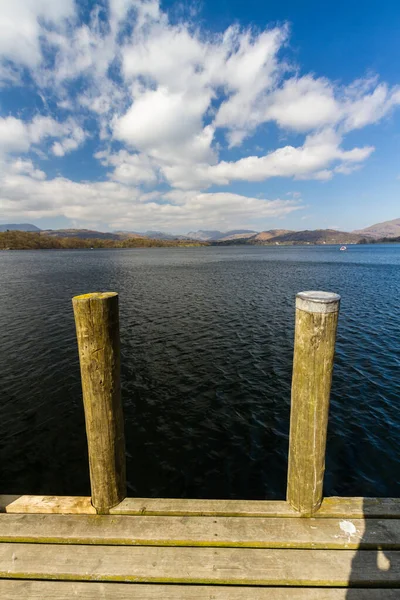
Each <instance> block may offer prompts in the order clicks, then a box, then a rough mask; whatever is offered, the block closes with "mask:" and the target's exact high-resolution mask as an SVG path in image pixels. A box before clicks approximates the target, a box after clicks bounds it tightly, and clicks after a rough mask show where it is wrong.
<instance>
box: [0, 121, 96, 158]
mask: <svg viewBox="0 0 400 600" xmlns="http://www.w3.org/2000/svg"><path fill="white" fill-rule="evenodd" d="M46 138H61V140H60V142H55V144H54V145H53V153H54V154H55V155H57V156H63V155H64V154H65V153H66V152H70V151H71V150H74V149H76V148H77V147H78V146H79V145H80V144H82V143H83V141H84V139H85V132H84V131H83V129H82V128H81V127H79V126H78V125H77V124H76V123H75V122H74V121H73V119H68V120H67V121H65V122H57V121H55V120H54V119H52V118H51V117H44V116H37V117H34V118H33V119H32V121H30V122H29V121H28V122H26V121H22V120H21V119H16V118H15V117H5V118H1V117H0V154H5V155H7V154H14V153H16V152H28V151H29V150H30V148H31V147H32V146H33V145H37V144H40V143H41V142H43V141H44V140H45V139H46Z"/></svg>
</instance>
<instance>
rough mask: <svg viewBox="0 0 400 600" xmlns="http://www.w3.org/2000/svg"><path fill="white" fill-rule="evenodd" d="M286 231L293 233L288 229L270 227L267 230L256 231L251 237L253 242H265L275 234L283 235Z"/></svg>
mask: <svg viewBox="0 0 400 600" xmlns="http://www.w3.org/2000/svg"><path fill="white" fill-rule="evenodd" d="M286 233H293V231H291V230H290V229H270V230H269V231H261V232H260V233H257V235H255V236H254V237H253V238H251V239H252V241H253V240H254V241H255V242H266V241H267V240H270V239H271V238H274V237H276V236H277V235H285V234H286Z"/></svg>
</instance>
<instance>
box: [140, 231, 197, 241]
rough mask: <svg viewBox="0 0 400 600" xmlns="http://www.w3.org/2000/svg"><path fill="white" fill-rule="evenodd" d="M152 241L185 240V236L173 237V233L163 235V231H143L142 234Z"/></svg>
mask: <svg viewBox="0 0 400 600" xmlns="http://www.w3.org/2000/svg"><path fill="white" fill-rule="evenodd" d="M141 235H144V236H145V237H147V238H151V239H152V240H187V238H188V236H186V235H174V234H173V233H165V232H164V231H152V230H150V231H145V232H144V233H143V234H141Z"/></svg>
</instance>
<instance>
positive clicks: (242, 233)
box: [187, 229, 257, 242]
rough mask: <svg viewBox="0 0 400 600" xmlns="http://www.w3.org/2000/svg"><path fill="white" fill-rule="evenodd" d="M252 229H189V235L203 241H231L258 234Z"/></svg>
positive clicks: (193, 238)
mask: <svg viewBox="0 0 400 600" xmlns="http://www.w3.org/2000/svg"><path fill="white" fill-rule="evenodd" d="M256 233H257V232H256V231H253V230H251V229H232V230H231V231H225V232H224V231H217V230H211V231H208V230H204V229H200V230H199V231H189V233H188V234H187V237H188V238H190V239H192V240H201V241H202V242H211V241H212V242H215V241H218V240H220V241H230V240H235V239H246V238H250V237H252V236H253V235H254V234H256Z"/></svg>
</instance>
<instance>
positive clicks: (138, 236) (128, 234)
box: [114, 231, 146, 240]
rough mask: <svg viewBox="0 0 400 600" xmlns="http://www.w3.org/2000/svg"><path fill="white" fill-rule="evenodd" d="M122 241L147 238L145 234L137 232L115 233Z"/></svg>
mask: <svg viewBox="0 0 400 600" xmlns="http://www.w3.org/2000/svg"><path fill="white" fill-rule="evenodd" d="M114 233H115V235H117V236H118V237H119V238H120V239H122V240H131V239H141V238H144V237H146V236H145V235H144V234H143V233H137V232H136V231H114Z"/></svg>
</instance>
